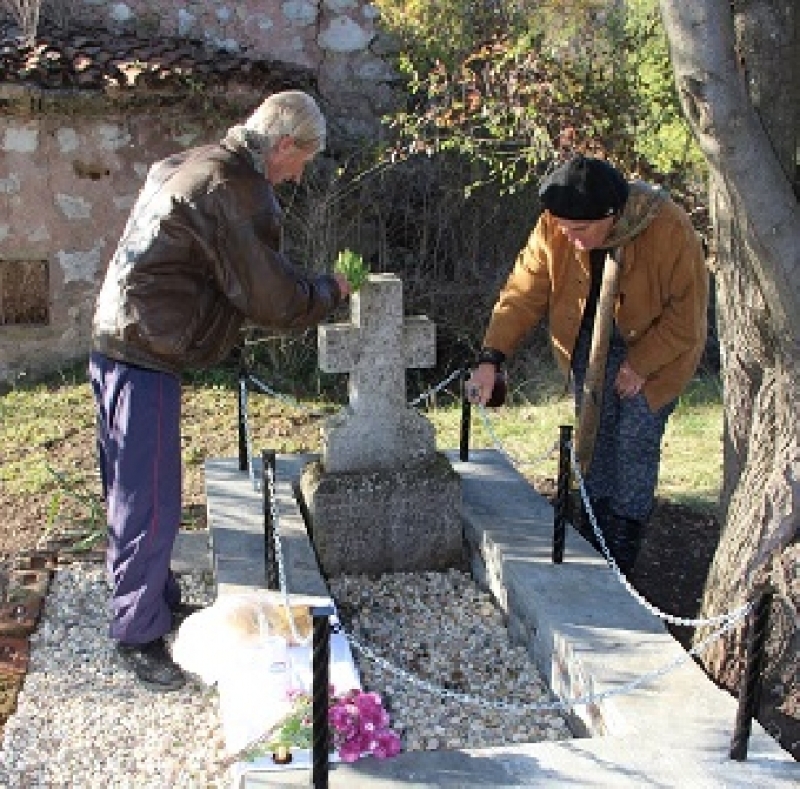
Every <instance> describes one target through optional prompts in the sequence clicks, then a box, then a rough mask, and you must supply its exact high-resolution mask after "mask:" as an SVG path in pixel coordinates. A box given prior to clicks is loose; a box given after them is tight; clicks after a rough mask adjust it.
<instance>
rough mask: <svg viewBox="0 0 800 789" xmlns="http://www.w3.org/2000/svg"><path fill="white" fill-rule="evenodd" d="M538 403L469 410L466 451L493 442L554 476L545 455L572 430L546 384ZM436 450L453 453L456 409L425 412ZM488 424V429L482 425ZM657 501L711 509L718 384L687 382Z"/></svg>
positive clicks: (521, 398)
mask: <svg viewBox="0 0 800 789" xmlns="http://www.w3.org/2000/svg"><path fill="white" fill-rule="evenodd" d="M545 389H546V391H545V394H544V396H543V397H541V398H540V399H538V400H537V401H535V402H534V401H531V400H530V399H528V397H526V396H525V395H523V394H520V393H516V394H512V398H511V400H510V403H509V405H507V406H504V407H502V408H497V409H484V412H483V413H484V414H485V416H482V415H481V412H480V411H479V410H477V409H473V417H472V422H471V429H470V446H471V447H472V448H475V449H483V448H488V447H494V446H496V442H497V443H499V445H500V446H501V447H502V449H503V450H504V451H505V452H506V453H507V454H508V455H509V456H510V457H511V458H512V459H513V460H514V461H515V462H516V463H517V464H518V466H519V470H520V471H522V472H523V473H528V474H529V475H534V476H550V477H553V478H555V477H556V476H557V465H558V458H557V455H555V456H553V455H552V454H551V453H552V451H553V448H554V446H556V445H557V443H558V439H559V427H560V426H561V425H573V426H574V424H575V415H574V408H573V403H572V397H571V396H570V395H568V394H565V393H559V391H558V387H557V386H553V385H552V384H551V383H550V385H548V386H547V387H545ZM427 415H428V417H429V418H430V420H431V421H432V423H433V424H434V426H435V428H436V433H437V440H438V442H439V445H440V446H441V447H457V446H458V445H459V438H460V426H461V409H460V406H459V405H458V404H452V405H448V406H445V407H439V408H435V409H431V410H429V411H428V412H427ZM487 422H488V427H487V424H486V423H487ZM662 449H663V451H662V461H661V473H660V478H659V486H658V491H657V493H658V495H659V496H660V497H663V498H666V499H669V500H670V501H673V502H676V503H681V504H686V505H689V506H693V507H701V508H708V509H713V508H714V507H716V504H717V497H718V495H719V490H720V484H721V480H722V404H721V391H720V389H719V385H718V382H717V381H716V380H715V379H713V378H708V377H701V378H697V379H696V380H694V381H692V383H691V384H690V386H689V387H688V389H687V391H686V392H685V393H684V395H683V397H681V399H680V401H679V403H678V407H677V408H676V410H675V412H674V413H673V415H672V417H671V419H670V421H669V423H668V425H667V431H666V434H665V436H664V441H663V445H662Z"/></svg>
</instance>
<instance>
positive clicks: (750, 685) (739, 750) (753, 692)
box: [730, 589, 774, 762]
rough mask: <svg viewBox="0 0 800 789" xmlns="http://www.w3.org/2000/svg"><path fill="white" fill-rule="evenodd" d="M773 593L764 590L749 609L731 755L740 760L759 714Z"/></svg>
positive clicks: (744, 755) (744, 753)
mask: <svg viewBox="0 0 800 789" xmlns="http://www.w3.org/2000/svg"><path fill="white" fill-rule="evenodd" d="M773 596H774V592H773V591H772V589H765V590H763V591H762V592H761V594H760V595H759V597H758V600H756V603H755V606H754V608H753V610H752V611H751V612H750V623H749V626H748V629H747V630H748V632H747V658H746V665H745V673H744V675H743V676H742V684H741V686H740V688H739V707H738V709H737V711H736V724H735V727H734V731H733V737H732V738H731V750H730V758H731V759H735V760H736V761H738V762H743V761H745V759H747V745H748V741H749V740H750V730H751V727H752V723H753V718H755V717H756V715H758V709H759V705H760V702H761V684H762V676H761V674H762V671H763V668H764V652H765V649H766V645H767V634H768V632H769V610H770V607H771V606H772V599H773Z"/></svg>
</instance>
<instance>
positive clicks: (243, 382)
mask: <svg viewBox="0 0 800 789" xmlns="http://www.w3.org/2000/svg"><path fill="white" fill-rule="evenodd" d="M236 403H237V406H238V410H237V416H238V424H239V471H247V470H248V469H249V468H250V458H249V457H248V449H247V417H246V414H247V370H246V369H245V366H244V362H243V361H240V362H239V387H238V390H237V395H236Z"/></svg>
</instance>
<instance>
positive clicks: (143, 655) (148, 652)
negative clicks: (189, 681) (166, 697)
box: [116, 638, 186, 693]
mask: <svg viewBox="0 0 800 789" xmlns="http://www.w3.org/2000/svg"><path fill="white" fill-rule="evenodd" d="M116 649H117V654H118V655H119V656H120V658H122V662H123V663H124V664H125V665H126V666H127V668H128V669H130V670H131V671H132V672H133V673H134V675H135V676H136V679H138V680H139V682H141V683H142V685H144V686H145V687H146V688H147V689H148V690H153V691H156V692H161V693H163V692H165V691H169V690H178V689H179V688H182V687H183V685H184V684H185V682H186V677H185V675H184V673H183V671H182V670H181V667H180V666H179V665H178V664H177V663H175V661H173V659H172V656H171V655H170V654H169V652H168V651H167V646H166V644H165V643H164V639H163V638H157V639H155V641H148V642H147V643H146V644H123V643H118V644H117V647H116Z"/></svg>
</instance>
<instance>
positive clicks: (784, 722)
mask: <svg viewBox="0 0 800 789" xmlns="http://www.w3.org/2000/svg"><path fill="white" fill-rule="evenodd" d="M284 427H286V426H284ZM298 428H299V429H301V430H302V429H303V428H302V427H300V426H299V425H294V426H293V429H294V430H297V429H298ZM83 433H86V435H84V434H83ZM184 441H185V442H187V441H189V442H191V441H192V438H191V436H189V437H185V439H184ZM195 441H196V439H195ZM204 443H205V442H204ZM212 443H213V442H212ZM263 445H264V446H268V445H269V444H268V443H264V444H263ZM87 446H88V447H91V446H92V435H91V430H88V429H87V428H85V427H84V428H72V429H70V430H68V431H67V432H65V434H64V436H63V437H62V438H61V439H60V440H56V441H52V442H49V445H48V446H47V447H46V449H47V455H48V462H49V463H50V464H51V465H52V467H53V468H56V469H70V470H71V473H81V472H82V473H83V474H84V475H85V476H89V477H91V476H92V475H94V471H93V468H92V466H93V458H92V457H91V453H87V451H86V447H87ZM205 449H206V450H207V451H209V453H211V454H213V453H214V452H215V451H219V452H221V453H224V454H226V455H228V456H230V455H232V454H233V453H232V452H231V451H230V449H231V448H230V446H227V447H222V446H220V447H210V448H209V447H205ZM217 456H218V455H217ZM531 482H532V484H533V485H534V486H535V487H536V488H537V489H538V490H539V491H540V492H541V493H542V494H543V495H545V496H548V497H552V495H553V492H554V481H553V480H552V479H532V480H531ZM184 488H185V496H184V499H185V502H184V503H185V506H184V521H185V522H186V524H185V525H189V526H191V527H193V528H205V502H204V493H203V480H202V464H199V463H198V464H193V465H190V466H188V467H187V468H186V469H185V479H184ZM97 490H98V491H99V481H98V483H97ZM92 518H94V519H95V521H96V522H97V519H98V518H99V520H100V521H102V505H101V503H100V500H99V497H98V496H96V494H94V493H92V494H87V493H86V492H85V491H83V492H81V493H76V494H75V495H71V496H70V495H67V496H64V497H63V498H62V499H61V500H60V501H59V504H58V518H57V519H56V524H55V527H56V529H57V528H58V527H60V528H61V529H62V530H63V529H64V528H68V527H69V526H71V525H73V526H74V524H76V523H77V524H78V525H79V526H80V527H81V528H83V529H86V528H87V524H88V523H89V522H90V521H91V520H92ZM53 528H54V526H53V494H48V495H30V496H20V495H19V494H17V495H11V494H9V493H8V492H7V491H6V490H5V489H0V568H1V567H2V564H3V562H4V561H5V562H6V563H7V562H8V561H9V559H10V558H11V557H13V556H14V555H15V554H16V553H18V552H20V551H24V550H29V549H33V548H36V547H41V544H42V540H43V538H44V537H45V535H46V532H47V531H48V529H53ZM718 538H719V524H718V523H716V521H715V519H714V518H713V517H712V516H710V515H709V514H708V513H706V512H702V511H696V510H693V509H691V508H687V507H685V506H680V505H676V504H674V503H670V502H666V501H660V502H659V503H658V505H657V507H656V511H655V513H654V516H653V518H652V520H651V522H650V525H649V527H648V531H647V533H646V537H645V542H644V545H643V549H642V554H641V556H640V559H639V561H638V563H637V566H636V568H635V570H634V573H633V578H632V581H633V584H634V586H635V587H636V588H637V589H638V590H639V591H640V592H641V593H642V594H643V595H644V596H645V597H646V598H647V599H648V600H649V601H651V602H652V603H653V604H654V605H656V606H657V607H659V608H660V609H662V610H664V611H666V612H669V613H671V614H675V615H677V616H681V617H694V616H696V615H697V614H698V608H699V602H700V599H701V595H702V592H703V583H704V580H705V578H706V575H707V571H708V567H709V564H710V562H711V558H712V556H713V553H714V549H715V547H716V544H717V541H718ZM670 630H671V632H672V634H673V636H674V637H675V638H676V639H677V640H678V641H679V642H680V643H681V644H682V645H684V646H685V647H687V646H688V645H689V644H690V641H691V635H692V633H691V630H690V629H689V628H685V627H670ZM770 701H771V700H770V698H769V694H763V696H762V705H761V711H760V714H759V716H758V717H759V720H760V721H761V723H762V724H763V725H764V726H765V727H766V728H767V730H768V731H769V732H770V733H771V734H772V735H773V736H774V737H775V739H776V740H778V742H780V743H781V745H782V746H783V747H784V748H785V749H786V750H788V751H790V752H791V753H792V754H793V755H794V757H795V759H798V760H800V710H795V711H793V712H792V714H791V715H787V714H785V713H784V712H781V711H779V710H778V709H777V708H776V705H775V703H770ZM730 725H731V732H733V727H734V721H733V720H731V722H730Z"/></svg>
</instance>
